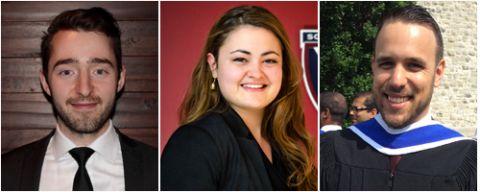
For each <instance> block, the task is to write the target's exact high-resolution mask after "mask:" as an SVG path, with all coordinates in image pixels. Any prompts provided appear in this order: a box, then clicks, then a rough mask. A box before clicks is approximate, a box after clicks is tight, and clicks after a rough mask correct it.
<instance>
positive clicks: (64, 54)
mask: <svg viewBox="0 0 480 192" xmlns="http://www.w3.org/2000/svg"><path fill="white" fill-rule="evenodd" d="M51 45H52V51H51V56H50V60H49V62H48V79H45V77H44V76H43V73H41V78H40V79H41V82H42V86H43V88H44V90H45V91H46V93H47V94H48V95H50V96H52V99H53V105H54V107H55V109H56V111H57V112H58V117H57V122H58V123H59V126H61V127H63V128H64V127H67V128H68V129H69V130H71V131H73V132H76V133H80V134H83V133H95V132H97V131H99V130H100V129H101V128H104V127H106V126H107V125H108V124H107V120H108V118H109V116H110V114H111V111H112V109H113V106H114V103H115V95H116V93H117V92H118V91H120V90H121V88H122V87H123V85H124V81H125V70H124V68H123V67H122V72H121V74H120V79H118V78H117V77H118V72H117V67H118V66H119V64H117V63H116V60H115V55H114V52H113V48H112V45H111V43H110V40H109V38H108V37H107V36H105V35H104V34H103V33H99V32H84V31H73V30H64V31H59V32H57V33H56V34H55V35H54V37H53V39H52V42H51Z"/></svg>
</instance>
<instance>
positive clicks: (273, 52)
mask: <svg viewBox="0 0 480 192" xmlns="http://www.w3.org/2000/svg"><path fill="white" fill-rule="evenodd" d="M236 52H240V53H244V54H247V55H251V54H252V53H251V52H250V51H247V50H243V49H237V50H235V51H232V52H230V54H233V53H236ZM269 54H275V55H278V56H280V54H278V53H277V52H275V51H267V52H264V53H262V56H265V55H269Z"/></svg>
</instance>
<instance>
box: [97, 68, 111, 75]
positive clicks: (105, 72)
mask: <svg viewBox="0 0 480 192" xmlns="http://www.w3.org/2000/svg"><path fill="white" fill-rule="evenodd" d="M94 74H95V75H108V74H109V71H107V70H105V69H95V70H94Z"/></svg>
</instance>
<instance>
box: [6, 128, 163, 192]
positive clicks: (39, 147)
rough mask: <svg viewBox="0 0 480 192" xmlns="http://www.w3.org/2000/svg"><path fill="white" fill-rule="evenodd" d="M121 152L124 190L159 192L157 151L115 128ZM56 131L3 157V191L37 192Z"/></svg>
mask: <svg viewBox="0 0 480 192" xmlns="http://www.w3.org/2000/svg"><path fill="white" fill-rule="evenodd" d="M116 131H117V133H118V135H119V139H120V146H121V150H122V157H123V168H124V174H125V189H126V190H135V191H142V190H150V191H156V190H158V171H157V170H158V150H157V149H156V148H154V147H151V146H149V145H146V144H143V143H140V142H138V141H135V140H133V139H131V138H129V137H127V136H126V135H124V134H122V133H121V132H120V131H118V130H117V129H116ZM54 133H55V131H52V132H51V133H50V134H49V135H47V136H46V137H44V138H42V139H40V140H38V141H35V142H33V143H30V144H27V145H24V146H22V147H19V148H17V149H14V150H12V151H10V152H8V153H6V154H3V155H2V191H5V190H8V191H33V190H38V188H39V185H40V175H41V171H42V165H43V159H44V157H45V153H46V151H47V146H48V143H49V141H50V138H51V137H52V136H53V134H54Z"/></svg>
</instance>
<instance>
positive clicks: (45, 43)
mask: <svg viewBox="0 0 480 192" xmlns="http://www.w3.org/2000/svg"><path fill="white" fill-rule="evenodd" d="M61 30H75V31H95V32H101V33H104V34H105V35H106V36H107V37H109V38H110V40H111V43H112V47H113V52H114V54H115V59H116V62H117V71H118V76H119V75H120V71H121V64H122V45H121V41H120V35H121V33H120V29H119V27H118V23H117V21H116V20H115V18H114V17H113V16H112V14H111V13H109V12H108V11H107V10H105V9H103V8H100V7H93V8H90V9H75V10H69V11H64V12H62V13H60V14H59V15H58V16H56V17H55V18H54V19H53V20H52V22H51V23H50V26H49V27H48V29H47V31H46V32H44V36H43V37H42V43H41V53H40V55H41V57H42V69H43V74H44V75H45V77H47V75H48V62H49V60H50V54H51V51H52V45H51V42H52V39H53V36H55V34H56V33H57V32H59V31H61Z"/></svg>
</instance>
